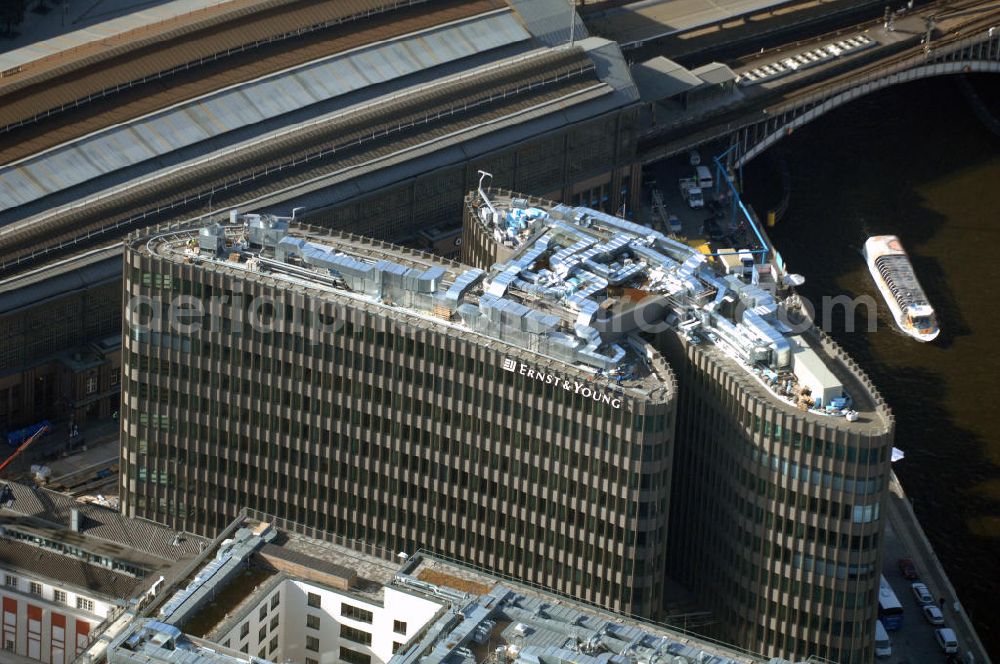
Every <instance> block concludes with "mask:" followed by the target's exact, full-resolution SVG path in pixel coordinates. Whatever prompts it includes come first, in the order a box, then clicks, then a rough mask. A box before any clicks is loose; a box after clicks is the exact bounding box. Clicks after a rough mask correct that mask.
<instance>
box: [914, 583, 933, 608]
mask: <svg viewBox="0 0 1000 664" xmlns="http://www.w3.org/2000/svg"><path fill="white" fill-rule="evenodd" d="M910 589H911V590H913V596H914V597H915V598H916V600H917V604H933V603H934V596H933V595H931V591H930V590H928V589H927V586H925V585H924V584H922V583H912V584H910Z"/></svg>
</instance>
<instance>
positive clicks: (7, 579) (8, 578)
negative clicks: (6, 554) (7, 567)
mask: <svg viewBox="0 0 1000 664" xmlns="http://www.w3.org/2000/svg"><path fill="white" fill-rule="evenodd" d="M3 582H4V585H5V586H7V587H8V588H17V577H16V576H12V575H10V574H6V575H4V581H3Z"/></svg>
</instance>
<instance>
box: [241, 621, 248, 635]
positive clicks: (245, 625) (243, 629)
mask: <svg viewBox="0 0 1000 664" xmlns="http://www.w3.org/2000/svg"><path fill="white" fill-rule="evenodd" d="M249 633H250V623H248V622H245V623H243V624H242V625H240V639H245V638H247V635H248V634H249Z"/></svg>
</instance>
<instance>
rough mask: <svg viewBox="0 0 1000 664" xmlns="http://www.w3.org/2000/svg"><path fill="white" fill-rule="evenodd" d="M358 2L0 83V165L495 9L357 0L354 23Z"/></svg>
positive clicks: (496, 1)
mask: <svg viewBox="0 0 1000 664" xmlns="http://www.w3.org/2000/svg"><path fill="white" fill-rule="evenodd" d="M359 1H360V0H352V1H351V2H347V3H343V4H342V3H331V2H326V1H325V0H295V2H286V3H285V4H284V5H281V7H279V8H274V9H272V10H271V11H264V12H260V13H259V14H257V13H255V14H250V15H241V16H239V17H238V18H236V19H234V20H232V21H231V22H230V23H228V24H227V25H226V26H225V29H224V30H210V29H203V30H197V31H194V32H192V34H190V35H186V36H185V38H184V39H179V40H178V41H177V42H176V43H173V44H169V45H167V46H161V47H157V46H156V45H149V46H142V47H140V48H137V49H136V50H135V51H134V52H132V51H129V52H126V53H124V54H122V55H121V56H119V57H118V58H116V59H112V60H111V61H110V62H108V63H106V66H102V67H100V68H96V69H94V71H91V72H88V73H84V74H79V73H75V72H73V71H70V72H67V73H66V74H64V75H62V76H61V77H57V78H54V79H52V80H45V81H43V82H40V83H36V84H32V85H27V86H24V87H21V88H16V89H13V90H11V89H6V90H5V89H4V88H3V87H0V164H4V163H10V162H12V161H15V160H18V159H21V158H24V157H26V156H29V155H31V154H35V153H37V152H39V151H42V150H45V149H47V148H50V147H52V146H55V145H59V144H61V143H64V142H66V141H69V140H72V139H74V138H79V137H81V136H85V135H87V134H89V133H91V132H94V131H97V130H99V129H103V128H105V127H109V126H112V125H114V124H119V123H122V122H126V121H128V120H131V119H134V118H137V117H140V116H142V115H146V114H148V113H152V112H155V111H157V110H160V109H162V108H166V107H167V106H171V105H173V104H176V103H179V102H181V101H185V100H188V99H192V98H194V97H198V96H200V95H203V94H207V93H209V92H213V91H215V90H219V89H221V88H224V87H226V86H229V85H234V84H236V83H240V82H244V81H249V80H253V79H255V78H258V77H260V76H265V75H267V74H271V73H274V72H278V71H282V70H284V69H287V68H290V67H294V66H298V65H302V64H304V63H307V62H310V61H313V60H316V59H318V58H322V57H324V56H328V55H332V54H335V53H340V52H343V51H346V50H349V49H352V48H356V47H359V46H362V45H364V44H367V43H374V42H378V41H381V40H385V39H391V38H393V37H397V36H399V35H402V34H406V33H409V32H414V31H418V30H422V29H426V28H429V27H432V26H434V25H440V24H443V23H448V22H451V21H454V20H458V19H461V18H465V17H467V16H473V15H476V14H479V13H482V12H484V11H488V10H490V9H493V8H496V7H499V6H502V5H503V3H502V0H469V1H462V0H443V1H442V0H439V1H437V2H435V3H433V4H432V5H424V4H423V0H419V1H415V2H414V3H413V4H411V2H410V0H406V1H405V2H403V1H401V0H364V2H363V3H362V6H363V7H367V8H368V11H369V12H371V13H370V14H364V16H363V18H364V19H365V20H364V21H358V20H355V19H357V18H359V16H357V15H356V14H349V13H347V12H349V11H350V10H352V9H353V10H357V9H359V8H362V6H359V5H358V2H359ZM396 5H399V7H398V8H396ZM380 7H381V8H383V9H379V8H380ZM390 7H391V8H392V9H393V10H392V11H389V10H388V9H387V8H390ZM278 9H282V10H283V11H282V13H276V12H277V11H278ZM376 10H378V11H376ZM2 80H3V79H0V81H2Z"/></svg>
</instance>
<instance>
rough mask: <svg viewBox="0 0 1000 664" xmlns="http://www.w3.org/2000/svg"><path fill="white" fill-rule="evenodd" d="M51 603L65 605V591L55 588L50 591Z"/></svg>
mask: <svg viewBox="0 0 1000 664" xmlns="http://www.w3.org/2000/svg"><path fill="white" fill-rule="evenodd" d="M52 601H53V602H56V603H57V604H65V603H66V591H65V590H59V589H58V588H56V589H55V590H53V591H52Z"/></svg>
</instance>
